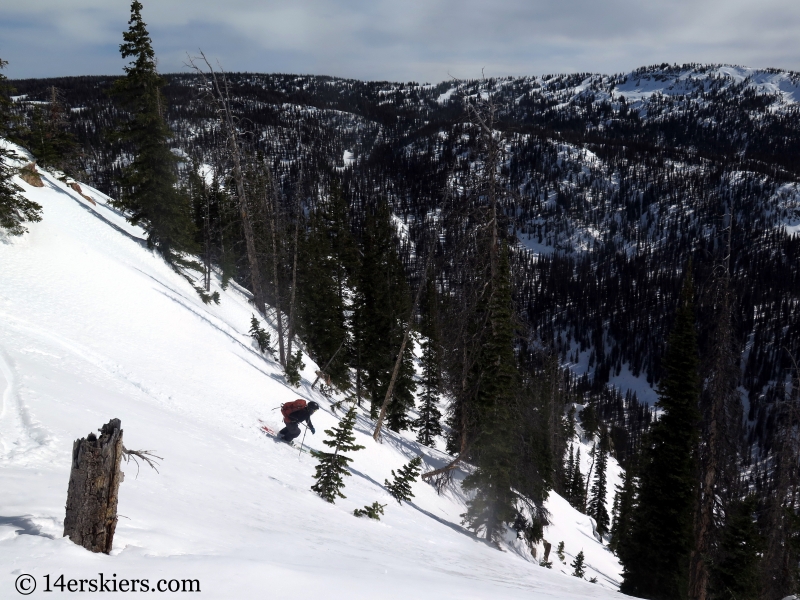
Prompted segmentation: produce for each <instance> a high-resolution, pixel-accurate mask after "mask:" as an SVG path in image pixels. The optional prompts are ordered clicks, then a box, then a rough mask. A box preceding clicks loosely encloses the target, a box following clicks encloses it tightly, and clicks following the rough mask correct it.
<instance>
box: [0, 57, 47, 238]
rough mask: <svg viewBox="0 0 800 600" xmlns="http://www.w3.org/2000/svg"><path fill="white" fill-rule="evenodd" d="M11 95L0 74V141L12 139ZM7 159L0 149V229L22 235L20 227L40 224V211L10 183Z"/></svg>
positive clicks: (0, 67)
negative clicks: (0, 138) (26, 224)
mask: <svg viewBox="0 0 800 600" xmlns="http://www.w3.org/2000/svg"><path fill="white" fill-rule="evenodd" d="M7 64H8V62H7V61H4V60H2V59H0V70H2V69H3V68H4V67H5V66H6V65H7ZM11 93H13V88H12V87H11V86H10V85H9V84H8V78H7V77H6V76H5V75H3V73H0V137H2V138H6V139H8V138H9V137H13V133H14V116H13V114H12V112H11V98H10V97H9V96H10V95H11ZM8 158H11V155H10V153H9V152H8V151H7V150H5V149H0V229H4V230H5V231H6V233H7V234H8V235H12V236H14V235H22V234H23V233H25V232H27V231H28V230H27V229H26V228H25V227H24V226H23V225H22V224H23V223H26V222H27V223H36V222H38V221H41V220H42V207H41V206H40V205H39V204H37V203H36V202H33V201H32V200H28V199H27V198H26V197H25V196H23V195H22V194H21V193H20V192H22V188H21V187H19V186H18V185H17V184H15V183H14V182H13V181H12V180H11V178H12V177H13V176H14V174H15V173H14V170H13V169H12V168H11V167H10V166H7V165H6V164H5V161H4V159H8Z"/></svg>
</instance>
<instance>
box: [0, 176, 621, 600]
mask: <svg viewBox="0 0 800 600" xmlns="http://www.w3.org/2000/svg"><path fill="white" fill-rule="evenodd" d="M43 180H44V183H45V185H44V187H42V188H33V187H31V186H29V185H27V184H25V183H23V182H22V181H21V180H18V181H17V182H18V183H19V185H20V186H22V187H23V188H24V189H25V193H26V195H28V197H30V198H31V199H34V200H35V201H36V202H38V203H40V204H41V205H42V207H43V220H42V222H41V223H34V224H31V225H29V230H30V233H28V234H27V235H25V236H23V237H21V238H0V398H2V411H0V596H1V597H12V594H13V592H11V589H12V587H13V586H14V581H15V580H16V579H17V577H18V576H19V575H21V574H30V575H33V576H34V577H35V578H36V580H37V582H38V584H39V589H38V590H37V592H36V593H35V594H34V595H33V597H39V596H41V594H42V593H43V592H42V590H43V586H44V584H45V580H44V576H45V575H50V576H51V578H52V579H53V580H54V579H55V578H56V577H58V576H59V575H61V574H63V575H65V579H80V578H92V577H94V578H97V577H98V574H99V573H103V574H104V576H105V577H106V578H112V577H115V578H117V579H123V578H126V579H149V580H150V581H151V582H155V581H156V580H160V579H166V580H170V579H179V580H180V579H198V580H199V581H200V584H201V590H202V593H203V595H204V596H203V597H205V598H220V599H226V598H237V599H246V598H269V597H276V598H278V597H291V598H325V599H333V598H361V597H364V598H366V597H369V598H404V599H407V598H412V597H414V598H437V599H444V598H459V599H460V600H464V599H466V598H490V597H501V598H526V599H530V598H560V599H569V598H589V597H592V598H606V597H608V598H611V597H617V596H616V592H614V591H613V590H614V589H615V588H616V583H617V582H618V580H619V564H618V562H617V560H616V558H615V557H614V556H613V555H612V554H611V553H610V552H609V551H608V550H607V549H606V548H605V547H604V546H603V545H601V544H600V543H599V542H598V541H596V539H595V538H594V537H593V535H592V525H591V522H590V519H589V518H588V517H586V516H585V515H582V514H580V513H578V512H577V511H575V510H574V509H572V508H571V507H570V506H569V505H568V504H567V503H566V502H565V501H564V500H562V499H561V498H559V497H558V496H557V495H555V494H552V495H551V499H550V501H549V505H548V508H549V510H550V511H551V513H552V521H553V524H552V525H551V526H550V527H548V528H546V530H545V534H544V537H545V539H546V540H548V541H549V542H551V543H552V544H553V552H552V554H551V560H552V561H553V569H552V570H550V569H546V568H542V567H540V566H538V564H537V562H536V561H535V560H534V559H533V558H532V556H531V553H530V552H529V551H528V549H527V548H525V547H524V545H523V544H521V543H520V542H517V541H511V542H510V544H509V547H508V548H507V549H506V551H504V552H500V551H498V550H496V549H494V548H491V547H489V546H487V545H486V544H485V543H484V542H483V541H481V540H478V539H475V537H474V536H473V535H472V534H470V533H469V532H467V531H465V530H464V529H463V528H462V527H461V525H460V516H459V515H460V514H461V513H462V512H464V497H463V495H462V493H461V491H460V488H458V487H457V488H456V489H449V490H446V491H445V492H444V493H443V494H442V495H441V496H439V495H437V494H436V491H435V490H434V488H433V487H431V486H429V485H427V484H424V483H421V482H418V483H416V484H415V485H414V488H413V490H414V493H415V494H416V497H415V499H414V502H413V503H411V504H406V505H403V506H399V505H398V504H397V503H396V502H394V501H393V500H392V499H391V497H390V496H389V495H388V494H387V492H386V491H385V490H384V488H383V486H382V483H383V481H384V479H385V478H387V477H389V476H390V471H391V470H392V469H397V468H398V467H400V466H401V465H403V464H404V463H405V462H407V461H408V460H409V459H410V458H411V457H413V456H415V455H416V454H422V455H423V457H424V462H425V464H426V466H427V468H431V467H437V466H440V465H442V464H443V461H445V460H446V459H447V457H446V455H445V454H443V453H442V452H438V451H436V450H432V449H429V448H425V447H420V446H419V445H418V444H417V443H416V442H414V441H412V438H411V436H410V435H405V436H402V435H395V434H391V433H387V434H386V435H385V436H384V442H383V443H382V444H377V443H375V442H374V441H373V440H372V439H371V437H370V433H371V422H370V421H369V420H368V419H366V418H365V416H364V415H363V414H361V415H360V416H359V421H358V424H357V430H358V431H357V438H358V439H357V443H360V444H362V445H364V446H366V449H365V450H362V451H360V452H357V453H354V454H353V458H354V462H353V464H352V474H353V476H352V477H349V478H348V480H347V482H346V483H347V487H346V488H345V490H344V493H345V494H346V495H347V498H346V499H344V500H340V501H339V502H337V503H336V504H335V505H331V504H327V503H326V502H324V501H323V500H321V499H320V498H319V497H318V496H316V495H315V494H314V493H313V492H311V490H310V489H309V488H310V486H311V485H312V483H313V479H312V474H313V472H314V467H315V464H316V460H315V459H313V458H312V457H311V456H309V455H306V454H301V455H298V452H297V450H295V449H292V448H290V447H288V446H285V445H282V444H277V443H275V442H274V441H272V440H271V439H269V438H267V437H265V436H264V435H262V434H261V433H260V432H259V430H258V429H257V424H258V421H259V419H263V420H265V421H267V422H268V423H270V424H272V425H273V426H276V427H277V426H278V423H279V413H278V412H277V411H276V410H274V409H275V408H276V407H277V406H278V405H279V404H280V403H282V402H286V401H288V400H293V399H295V398H296V397H298V396H302V397H304V398H306V399H314V400H316V401H318V402H319V403H320V404H321V405H322V410H321V411H320V412H319V413H317V415H315V417H314V422H315V426H316V428H317V434H316V435H315V436H311V435H309V436H308V437H307V438H306V443H307V444H309V445H310V446H311V447H314V448H320V449H321V448H323V446H322V439H323V438H324V433H323V430H324V429H326V428H330V427H331V426H332V425H334V424H335V422H336V420H337V416H336V415H335V414H333V413H332V411H331V409H330V402H329V401H328V400H326V399H325V398H324V397H323V396H321V395H319V394H317V393H316V392H312V391H311V390H310V383H311V381H313V373H314V370H315V368H316V367H315V365H313V364H312V363H311V361H310V359H308V358H307V357H306V358H305V359H304V361H305V363H306V368H305V371H304V373H303V375H304V380H303V382H302V385H301V388H300V389H298V390H295V389H293V388H290V387H287V385H286V384H285V383H284V380H283V377H282V375H281V372H280V369H279V367H278V366H277V365H276V364H275V363H274V362H272V361H270V360H268V359H265V358H263V357H262V356H261V355H260V354H259V353H258V352H257V351H256V350H255V348H254V347H253V345H252V343H251V340H250V338H249V336H248V335H247V330H248V327H249V321H250V316H251V314H252V313H253V312H254V311H253V309H252V308H251V306H250V305H249V304H248V299H247V295H246V294H245V293H244V291H243V290H241V289H239V288H237V287H236V286H235V285H234V286H232V287H230V288H228V290H226V291H223V290H221V289H219V287H218V283H219V282H218V281H217V282H215V283H214V285H215V289H217V290H218V291H219V293H220V297H221V303H220V305H219V306H216V305H213V304H212V305H204V304H203V303H202V301H201V300H200V298H199V297H198V295H197V293H196V292H195V291H194V289H192V287H191V285H190V284H189V283H188V282H187V281H186V280H185V279H184V278H183V277H181V276H180V275H179V274H177V273H175V272H174V271H172V270H171V269H170V268H169V267H168V266H167V265H166V264H165V263H164V262H163V261H162V260H161V259H160V258H158V257H156V256H154V255H153V254H152V253H151V252H150V251H148V250H147V249H146V247H145V246H144V244H143V242H142V235H141V231H140V230H138V229H137V228H133V227H130V226H129V225H127V224H126V222H125V220H124V218H123V217H122V216H121V215H120V214H119V213H118V212H117V211H115V210H114V209H112V208H110V207H109V206H107V205H106V200H107V199H106V197H105V196H103V195H102V194H100V193H99V192H96V191H94V190H92V189H91V188H88V187H87V186H83V193H84V194H85V195H86V196H88V197H89V198H91V199H92V200H94V204H93V203H91V202H90V201H89V200H87V199H86V198H84V197H83V196H81V195H80V194H78V193H77V192H76V191H74V190H72V189H70V188H68V187H67V186H66V185H64V184H63V183H61V182H59V181H58V180H56V179H55V178H53V177H51V176H49V175H47V174H43ZM340 415H341V413H340V414H339V416H340ZM112 417H116V418H119V419H121V421H122V427H123V429H124V432H125V433H124V439H125V444H126V446H127V447H128V448H132V449H147V450H152V451H154V452H155V453H156V454H158V455H159V456H162V457H164V460H163V463H162V465H161V469H160V471H161V472H160V473H159V474H157V473H155V472H154V471H151V470H149V469H147V468H146V467H145V468H143V469H141V470H140V471H139V472H138V476H137V469H136V467H135V466H134V465H132V464H127V465H123V468H124V470H125V473H126V478H125V481H124V482H123V483H122V486H121V489H120V501H119V512H120V521H119V525H118V527H117V533H116V537H115V539H114V550H113V552H112V553H111V555H109V556H106V555H95V554H91V553H89V552H87V551H86V550H84V549H83V548H80V547H78V546H76V545H74V544H73V543H72V542H70V541H69V540H68V539H66V538H62V537H61V534H62V529H63V519H64V503H65V500H66V491H67V481H68V477H69V465H70V457H71V451H72V444H73V441H74V440H75V439H77V438H79V437H84V436H86V435H87V434H88V433H89V432H91V431H95V430H97V429H98V428H99V427H100V426H101V425H102V424H104V423H106V422H107V421H108V420H109V419H110V418H112ZM582 455H583V456H584V457H586V456H587V455H588V446H586V447H585V448H583V450H582ZM587 469H588V465H587V464H584V465H583V466H582V470H583V471H584V472H585V471H586V470H587ZM618 475H619V473H618V467H617V466H616V463H614V462H613V461H609V508H610V503H611V500H612V494H613V485H614V484H615V483H617V482H618ZM460 477H463V474H460ZM375 500H378V501H379V502H381V503H382V504H386V505H387V506H386V509H385V516H384V518H383V519H382V520H381V521H380V522H376V521H372V520H369V519H358V518H356V517H354V516H353V514H352V511H353V509H354V508H359V507H362V506H363V505H365V504H371V503H372V502H373V501H375ZM560 541H564V542H565V547H566V554H567V561H566V562H567V565H564V564H561V563H560V561H559V560H558V558H557V557H556V556H555V547H556V545H557V544H558V542H560ZM580 550H583V551H584V553H585V555H586V563H587V566H588V568H587V570H586V577H587V579H588V578H591V577H596V578H597V580H598V582H597V584H595V585H593V584H591V583H589V582H588V581H580V580H578V579H576V578H574V577H571V576H569V575H568V574H565V573H568V572H571V569H570V568H569V566H568V564H569V562H571V561H572V559H573V556H574V555H576V554H577V553H578V552H579V551H580ZM541 552H542V549H541V545H540V547H539V549H538V553H539V557H541ZM83 595H84V594H81V593H74V594H73V596H75V597H82V596H83ZM85 595H89V594H85Z"/></svg>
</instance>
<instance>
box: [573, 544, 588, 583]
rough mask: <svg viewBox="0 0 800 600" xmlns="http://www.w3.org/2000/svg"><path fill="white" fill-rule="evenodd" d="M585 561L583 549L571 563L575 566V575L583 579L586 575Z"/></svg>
mask: <svg viewBox="0 0 800 600" xmlns="http://www.w3.org/2000/svg"><path fill="white" fill-rule="evenodd" d="M584 561H585V559H584V556H583V550H581V551H580V552H578V555H577V556H576V557H575V560H573V561H572V562H571V563H570V565H569V566H570V567H572V568H573V571H572V576H573V577H579V578H580V579H583V576H584V575H586V571H585V570H584Z"/></svg>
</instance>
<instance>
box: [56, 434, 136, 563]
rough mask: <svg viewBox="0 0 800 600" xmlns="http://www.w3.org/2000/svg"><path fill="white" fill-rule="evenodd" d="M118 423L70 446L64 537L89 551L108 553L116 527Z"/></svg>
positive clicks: (120, 441)
mask: <svg viewBox="0 0 800 600" xmlns="http://www.w3.org/2000/svg"><path fill="white" fill-rule="evenodd" d="M121 459H122V429H120V420H119V419H111V420H110V421H109V422H108V423H107V424H105V425H103V428H102V429H101V430H100V437H99V438H97V436H95V434H94V433H90V434H89V435H88V436H86V437H85V438H81V439H79V440H75V444H74V445H73V446H72V470H71V471H70V474H69V488H68V490H67V516H66V518H65V519H64V535H65V536H69V539H71V540H72V541H73V542H75V543H76V544H78V545H79V546H83V547H84V548H86V549H87V550H91V551H92V552H105V553H106V554H108V553H109V552H111V545H112V543H113V541H114V531H115V530H116V528H117V498H118V494H119V484H120V482H121V481H122V476H123V473H122V472H121V471H120V468H119V466H120V460H121Z"/></svg>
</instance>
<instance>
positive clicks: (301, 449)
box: [297, 423, 308, 460]
mask: <svg viewBox="0 0 800 600" xmlns="http://www.w3.org/2000/svg"><path fill="white" fill-rule="evenodd" d="M303 425H305V428H306V430H305V431H304V432H303V440H302V441H301V442H300V450H298V451H297V460H300V455H301V454H302V453H303V442H305V441H306V434H307V433H308V425H306V424H305V423H303Z"/></svg>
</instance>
